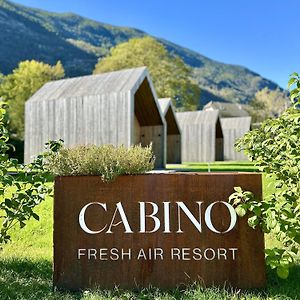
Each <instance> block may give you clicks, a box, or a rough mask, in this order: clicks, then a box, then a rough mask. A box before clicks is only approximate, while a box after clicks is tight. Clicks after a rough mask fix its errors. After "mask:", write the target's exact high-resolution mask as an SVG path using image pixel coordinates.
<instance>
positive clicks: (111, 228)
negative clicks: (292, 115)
mask: <svg viewBox="0 0 300 300" xmlns="http://www.w3.org/2000/svg"><path fill="white" fill-rule="evenodd" d="M235 186H241V187H242V188H243V189H245V190H250V191H252V192H253V193H254V194H255V195H256V196H257V197H261V175H260V174H253V173H252V174H250V173H202V174H201V173H174V174H147V175H137V176H121V177H119V178H117V180H116V181H114V182H112V183H104V182H102V181H101V179H100V178H99V177H97V176H78V177H57V178H56V180H55V201H54V286H55V287H57V288H59V289H67V290H79V289H84V288H91V287H100V288H112V287H114V286H119V287H122V288H142V287H147V286H149V285H151V286H156V287H160V288H172V287H175V286H178V285H182V284H189V283H193V282H195V281H198V282H200V283H201V284H203V285H205V286H212V285H221V286H223V285H225V284H226V285H229V286H234V287H239V288H255V287H262V286H264V284H265V264H264V238H263V233H262V232H261V231H260V230H259V229H257V230H253V229H251V228H250V227H249V226H248V225H247V220H246V218H242V219H240V218H238V217H237V216H236V213H235V211H234V209H233V207H232V206H231V205H229V204H228V197H229V196H230V194H231V193H232V192H233V188H234V187H235Z"/></svg>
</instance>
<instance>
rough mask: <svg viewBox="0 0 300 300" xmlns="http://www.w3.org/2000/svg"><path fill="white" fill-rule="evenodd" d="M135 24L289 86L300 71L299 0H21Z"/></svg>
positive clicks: (206, 54) (60, 10)
mask: <svg viewBox="0 0 300 300" xmlns="http://www.w3.org/2000/svg"><path fill="white" fill-rule="evenodd" d="M15 2H17V3H20V4H24V5H27V6H31V7H37V8H42V9H45V10H50V11H54V12H74V13H77V14H80V15H83V16H85V17H89V18H91V19H94V20H98V21H101V22H105V23H109V24H112V25H121V26H130V27H135V28H138V29H141V30H144V31H146V32H148V33H149V34H151V35H154V36H157V37H162V38H165V39H168V40H170V41H172V42H175V43H177V44H180V45H182V46H185V47H187V48H190V49H192V50H195V51H197V52H199V53H201V54H203V55H205V56H207V57H209V58H212V59H215V60H218V61H222V62H225V63H231V64H238V65H243V66H245V67H248V68H249V69H251V70H253V71H255V72H257V73H259V74H261V75H262V76H264V77H266V78H269V79H271V80H273V81H275V82H277V83H278V84H280V85H281V86H282V87H284V88H285V87H286V84H287V81H288V76H289V74H290V73H292V72H294V71H298V72H300V38H299V37H298V34H299V32H300V31H299V28H300V14H299V11H300V1H299V0H251V1H249V0H248V1H247V0H206V1H203V0H184V1H183V0H182V1H180V0H173V1H171V0H151V1H150V0H149V1H141V0H139V1H137V0H127V1H124V0H42V1H41V0H17V1H15Z"/></svg>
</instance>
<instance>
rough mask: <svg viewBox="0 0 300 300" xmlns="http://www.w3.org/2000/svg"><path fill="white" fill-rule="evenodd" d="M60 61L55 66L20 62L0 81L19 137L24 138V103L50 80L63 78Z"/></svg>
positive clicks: (10, 123)
mask: <svg viewBox="0 0 300 300" xmlns="http://www.w3.org/2000/svg"><path fill="white" fill-rule="evenodd" d="M63 76H64V69H63V66H62V64H61V63H60V62H57V64H56V65H55V66H50V65H48V64H45V63H42V62H37V61H35V60H31V61H28V60H27V61H23V62H20V63H19V65H18V67H17V68H16V69H15V70H14V71H13V73H12V74H9V75H7V76H5V77H4V78H3V80H2V83H1V82H0V97H1V98H2V100H3V101H5V102H6V103H8V105H9V111H8V113H9V120H10V122H9V127H10V131H11V132H12V133H14V134H15V135H16V137H17V138H19V139H23V138H24V104H25V101H26V100H27V99H28V98H30V97H31V96H32V95H33V94H34V93H35V92H36V91H37V90H38V89H39V88H40V87H41V86H43V85H44V84H45V83H46V82H48V81H50V80H55V79H59V78H62V77H63Z"/></svg>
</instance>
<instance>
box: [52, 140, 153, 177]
mask: <svg viewBox="0 0 300 300" xmlns="http://www.w3.org/2000/svg"><path fill="white" fill-rule="evenodd" d="M54 145H55V146H56V147H59V150H58V151H57V152H53V151H51V152H49V154H48V156H47V168H48V169H49V171H50V172H51V173H53V174H54V175H57V176H76V175H98V176H101V177H102V179H103V181H112V180H114V179H115V178H116V177H117V176H119V175H122V174H141V173H145V172H146V171H150V170H152V169H153V167H154V160H155V158H154V156H153V154H152V146H151V145H150V146H149V147H141V146H132V147H130V148H126V147H125V146H119V147H115V146H112V145H104V146H77V147H74V148H66V147H63V146H62V143H61V142H58V143H56V144H53V143H52V147H53V146H54Z"/></svg>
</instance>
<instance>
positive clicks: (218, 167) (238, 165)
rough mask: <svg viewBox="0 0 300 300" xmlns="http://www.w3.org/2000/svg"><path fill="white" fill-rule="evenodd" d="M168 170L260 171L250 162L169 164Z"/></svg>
mask: <svg viewBox="0 0 300 300" xmlns="http://www.w3.org/2000/svg"><path fill="white" fill-rule="evenodd" d="M167 169H172V170H174V169H175V170H178V171H183V172H228V171H230V172H233V171H237V172H256V171H257V170H258V169H257V167H255V166H254V164H253V163H252V162H250V161H235V162H229V161H220V162H212V163H189V162H185V163H183V164H180V165H176V164H174V165H173V164H169V165H167Z"/></svg>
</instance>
